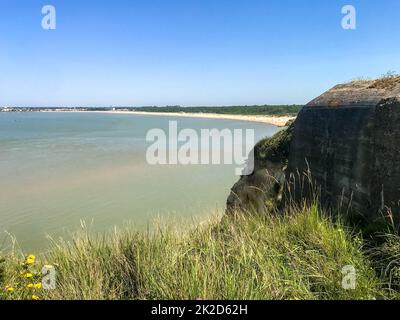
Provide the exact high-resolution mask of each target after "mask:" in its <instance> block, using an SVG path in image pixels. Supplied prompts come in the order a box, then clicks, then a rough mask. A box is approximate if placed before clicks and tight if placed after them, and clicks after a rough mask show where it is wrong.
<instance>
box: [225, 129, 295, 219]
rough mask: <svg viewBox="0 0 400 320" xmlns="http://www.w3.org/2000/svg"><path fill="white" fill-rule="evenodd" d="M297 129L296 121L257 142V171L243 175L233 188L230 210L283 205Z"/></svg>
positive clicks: (228, 205) (263, 208)
mask: <svg viewBox="0 0 400 320" xmlns="http://www.w3.org/2000/svg"><path fill="white" fill-rule="evenodd" d="M293 128H294V125H293V122H292V124H290V126H289V127H288V128H286V129H282V130H281V131H279V132H278V133H277V134H275V135H274V136H273V137H272V138H266V139H264V140H261V141H260V142H259V143H257V145H256V146H255V147H254V152H252V153H251V154H253V155H254V171H253V174H251V175H248V176H241V177H240V179H239V181H238V182H237V183H236V184H235V185H234V186H233V188H232V189H231V193H230V195H229V197H228V200H227V212H228V213H232V212H235V211H245V212H261V211H263V210H265V209H268V208H270V207H271V206H276V205H277V204H279V202H280V200H281V199H280V197H281V191H282V188H283V185H284V182H285V168H286V165H287V161H288V156H289V146H290V142H291V138H292V132H293ZM250 160H251V159H250Z"/></svg>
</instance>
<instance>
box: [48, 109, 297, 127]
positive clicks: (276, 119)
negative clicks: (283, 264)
mask: <svg viewBox="0 0 400 320" xmlns="http://www.w3.org/2000/svg"><path fill="white" fill-rule="evenodd" d="M45 112H46V111H45ZM50 112H97V113H109V114H133V115H145V116H164V117H183V118H201V119H225V120H238V121H249V122H258V123H268V124H272V125H274V126H277V127H284V126H285V125H286V123H287V122H288V121H289V120H293V119H295V118H296V117H290V116H265V115H236V114H216V113H185V112H144V111H50Z"/></svg>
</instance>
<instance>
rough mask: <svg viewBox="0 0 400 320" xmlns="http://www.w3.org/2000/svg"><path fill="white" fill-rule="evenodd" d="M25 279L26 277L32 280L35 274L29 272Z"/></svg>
mask: <svg viewBox="0 0 400 320" xmlns="http://www.w3.org/2000/svg"><path fill="white" fill-rule="evenodd" d="M25 277H26V278H32V277H33V274H32V273H29V272H28V273H26V274H25Z"/></svg>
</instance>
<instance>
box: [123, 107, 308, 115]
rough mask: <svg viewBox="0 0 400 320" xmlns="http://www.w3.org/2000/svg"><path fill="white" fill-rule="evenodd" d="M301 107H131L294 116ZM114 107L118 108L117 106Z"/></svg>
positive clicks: (141, 109) (145, 109) (138, 109)
mask: <svg viewBox="0 0 400 320" xmlns="http://www.w3.org/2000/svg"><path fill="white" fill-rule="evenodd" d="M302 108H303V106H301V105H277V106H273V105H262V106H227V107H180V106H167V107H141V108H132V110H135V111H146V112H188V113H217V114H240V115H274V116H296V115H297V114H298V113H299V111H300V110H301V109H302ZM116 109H117V110H118V108H116ZM125 109H126V108H125ZM129 109H131V108H129Z"/></svg>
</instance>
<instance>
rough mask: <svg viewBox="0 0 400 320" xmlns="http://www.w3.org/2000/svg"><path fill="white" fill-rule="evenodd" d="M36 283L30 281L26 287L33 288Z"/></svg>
mask: <svg viewBox="0 0 400 320" xmlns="http://www.w3.org/2000/svg"><path fill="white" fill-rule="evenodd" d="M34 286H35V285H34V284H33V283H29V284H28V285H27V286H26V287H27V288H33V287H34Z"/></svg>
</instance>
